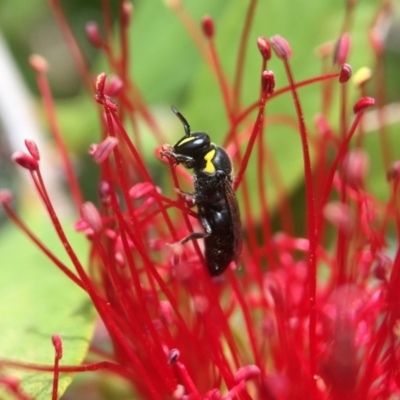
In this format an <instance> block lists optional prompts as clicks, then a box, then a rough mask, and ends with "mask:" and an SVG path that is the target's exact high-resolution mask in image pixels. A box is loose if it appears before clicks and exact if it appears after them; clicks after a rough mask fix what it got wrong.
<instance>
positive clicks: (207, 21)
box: [201, 15, 215, 39]
mask: <svg viewBox="0 0 400 400" xmlns="http://www.w3.org/2000/svg"><path fill="white" fill-rule="evenodd" d="M201 26H202V28H203V33H204V35H206V37H208V38H209V39H212V38H213V37H214V33H215V27H214V20H213V19H212V18H211V17H210V16H209V15H205V16H204V17H203V18H202V20H201Z"/></svg>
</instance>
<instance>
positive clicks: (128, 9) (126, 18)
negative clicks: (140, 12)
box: [121, 1, 133, 26]
mask: <svg viewBox="0 0 400 400" xmlns="http://www.w3.org/2000/svg"><path fill="white" fill-rule="evenodd" d="M132 13H133V4H132V3H131V2H130V1H124V2H123V3H122V15H121V16H122V21H121V22H122V23H123V24H124V25H125V26H128V25H129V24H130V22H131V19H132Z"/></svg>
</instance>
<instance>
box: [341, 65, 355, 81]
mask: <svg viewBox="0 0 400 400" xmlns="http://www.w3.org/2000/svg"><path fill="white" fill-rule="evenodd" d="M352 73H353V71H352V69H351V66H350V65H349V64H343V65H342V69H341V70H340V75H339V82H340V83H345V82H347V81H348V80H349V79H350V78H351V75H352Z"/></svg>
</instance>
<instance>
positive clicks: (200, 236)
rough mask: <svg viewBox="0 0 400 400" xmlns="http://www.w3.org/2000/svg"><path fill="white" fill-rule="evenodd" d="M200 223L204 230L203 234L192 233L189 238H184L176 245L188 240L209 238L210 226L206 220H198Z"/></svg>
mask: <svg viewBox="0 0 400 400" xmlns="http://www.w3.org/2000/svg"><path fill="white" fill-rule="evenodd" d="M200 222H201V224H202V225H203V227H204V229H205V232H193V233H191V234H190V235H189V236H186V237H185V238H183V239H182V240H180V241H179V242H178V243H180V244H185V243H187V242H188V241H189V240H197V239H204V238H206V237H208V236H210V235H211V233H212V230H211V226H210V224H209V223H208V221H207V219H206V218H200Z"/></svg>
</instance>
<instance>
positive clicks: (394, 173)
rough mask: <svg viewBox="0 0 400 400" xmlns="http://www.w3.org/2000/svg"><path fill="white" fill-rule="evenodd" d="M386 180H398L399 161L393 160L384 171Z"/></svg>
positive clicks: (399, 173)
mask: <svg viewBox="0 0 400 400" xmlns="http://www.w3.org/2000/svg"><path fill="white" fill-rule="evenodd" d="M386 177H387V180H388V181H394V180H398V179H399V177H400V161H396V162H394V163H393V164H392V165H391V166H390V168H389V169H388V171H387V173H386Z"/></svg>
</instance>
